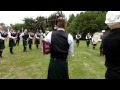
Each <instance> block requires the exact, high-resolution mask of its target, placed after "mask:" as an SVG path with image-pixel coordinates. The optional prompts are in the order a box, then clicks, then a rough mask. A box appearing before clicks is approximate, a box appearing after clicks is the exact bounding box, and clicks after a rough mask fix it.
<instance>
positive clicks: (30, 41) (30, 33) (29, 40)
mask: <svg viewBox="0 0 120 90" xmlns="http://www.w3.org/2000/svg"><path fill="white" fill-rule="evenodd" d="M33 38H34V33H33V32H31V31H30V32H29V38H28V44H29V49H30V50H32V44H33Z"/></svg>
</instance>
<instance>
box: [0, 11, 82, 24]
mask: <svg viewBox="0 0 120 90" xmlns="http://www.w3.org/2000/svg"><path fill="white" fill-rule="evenodd" d="M54 12H56V11H0V23H5V25H7V26H9V25H10V24H15V23H23V21H22V20H23V19H24V18H25V17H32V18H34V19H35V18H36V17H37V16H44V17H46V18H47V17H49V16H50V15H51V14H52V13H54ZM62 12H63V13H64V14H65V17H66V18H67V19H69V15H70V14H74V15H77V14H79V13H80V12H82V11H62Z"/></svg>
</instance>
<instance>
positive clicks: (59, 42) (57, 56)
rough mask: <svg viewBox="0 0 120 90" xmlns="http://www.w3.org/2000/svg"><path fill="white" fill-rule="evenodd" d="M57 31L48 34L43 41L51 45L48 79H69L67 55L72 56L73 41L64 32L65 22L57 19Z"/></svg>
mask: <svg viewBox="0 0 120 90" xmlns="http://www.w3.org/2000/svg"><path fill="white" fill-rule="evenodd" d="M57 27H58V28H57V31H52V32H49V33H48V35H47V36H46V38H45V39H44V41H46V42H49V43H50V44H51V51H50V63H49V69H48V77H47V78H48V79H69V75H68V62H67V57H68V54H73V50H74V40H73V37H72V35H71V34H69V33H67V32H65V28H66V22H65V20H64V19H58V22H57Z"/></svg>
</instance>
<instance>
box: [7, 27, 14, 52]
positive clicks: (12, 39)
mask: <svg viewBox="0 0 120 90" xmlns="http://www.w3.org/2000/svg"><path fill="white" fill-rule="evenodd" d="M8 37H9V48H10V53H11V54H13V47H15V46H16V44H15V40H14V39H15V38H16V33H14V31H13V29H12V28H10V30H9V31H8Z"/></svg>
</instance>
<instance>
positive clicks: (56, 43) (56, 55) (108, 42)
mask: <svg viewBox="0 0 120 90" xmlns="http://www.w3.org/2000/svg"><path fill="white" fill-rule="evenodd" d="M105 23H106V24H107V25H108V26H109V28H110V30H109V31H108V32H107V33H105V30H102V34H101V36H100V39H101V45H100V55H105V66H106V68H107V71H106V73H105V78H106V79H120V56H119V51H120V11H109V12H107V14H106V20H105ZM55 29H56V30H55V31H52V32H49V30H48V29H46V30H45V33H44V34H43V33H40V32H39V31H36V32H35V33H33V32H32V31H28V30H27V29H25V30H24V32H22V33H20V31H18V32H17V33H15V32H14V30H13V29H12V28H9V29H8V32H7V33H6V32H3V27H2V26H0V58H2V57H3V56H2V53H3V50H4V48H5V38H7V37H8V38H9V48H10V53H11V54H13V47H15V46H16V45H18V46H19V42H20V39H22V41H23V51H24V52H26V51H27V44H28V45H29V49H30V50H32V44H33V41H34V43H35V44H36V48H37V49H38V48H39V44H40V38H41V37H42V40H44V42H46V43H49V44H50V52H49V53H50V63H49V68H48V77H47V78H48V79H69V74H68V62H67V57H68V55H69V54H73V53H74V39H73V36H72V35H71V34H70V33H67V32H65V29H66V21H65V19H58V20H57V25H56V28H55ZM81 37H82V35H81V34H80V33H77V35H76V45H77V47H79V43H80V39H81ZM85 38H86V45H87V47H89V45H90V42H91V41H92V45H93V49H95V47H96V45H97V42H98V36H97V33H96V34H94V35H93V36H92V35H91V34H90V33H87V35H86V37H85ZM15 39H16V42H15ZM63 42H64V43H63ZM43 46H44V44H43ZM43 51H45V50H43Z"/></svg>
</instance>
